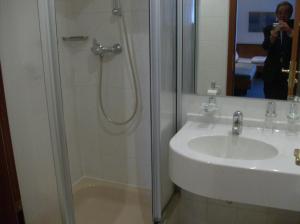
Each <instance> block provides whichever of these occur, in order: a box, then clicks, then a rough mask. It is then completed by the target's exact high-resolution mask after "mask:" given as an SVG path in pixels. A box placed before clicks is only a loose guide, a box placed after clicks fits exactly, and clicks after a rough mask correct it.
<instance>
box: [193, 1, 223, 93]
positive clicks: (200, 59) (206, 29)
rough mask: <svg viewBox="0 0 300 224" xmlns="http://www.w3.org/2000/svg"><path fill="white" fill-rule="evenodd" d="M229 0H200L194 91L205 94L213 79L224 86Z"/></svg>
mask: <svg viewBox="0 0 300 224" xmlns="http://www.w3.org/2000/svg"><path fill="white" fill-rule="evenodd" d="M228 20H229V0H199V1H198V16H197V24H198V25H197V52H198V53H197V57H196V91H197V93H198V94H200V95H206V90H207V89H208V88H209V87H210V83H211V82H212V81H216V82H217V84H218V85H221V86H223V87H226V77H227V50H228V27H229V26H228Z"/></svg>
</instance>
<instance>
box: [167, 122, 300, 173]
mask: <svg viewBox="0 0 300 224" xmlns="http://www.w3.org/2000/svg"><path fill="white" fill-rule="evenodd" d="M226 135H228V136H231V135H232V134H231V126H230V125H226V124H210V123H205V122H195V121H188V122H187V123H186V124H185V125H184V127H183V128H182V129H181V130H180V131H179V132H178V133H177V134H176V137H174V138H173V139H172V141H171V142H170V146H171V147H172V148H173V149H174V150H175V151H176V152H178V153H179V154H181V155H182V156H188V157H190V158H191V159H195V160H202V161H204V162H206V163H209V164H215V165H220V166H232V167H238V168H244V169H251V170H263V171H270V172H278V173H288V174H295V175H299V178H300V167H298V166H296V165H295V157H294V150H295V149H296V148H299V147H300V136H299V134H297V133H295V135H287V132H286V131H285V130H276V131H275V132H274V133H271V130H266V131H264V130H263V128H261V127H247V126H243V132H242V134H241V135H240V136H238V137H245V138H248V139H255V140H258V141H262V142H264V143H267V144H270V145H272V146H273V147H275V148H276V149H277V150H278V152H279V153H278V155H276V156H275V157H273V158H270V159H264V160H239V159H224V158H217V157H214V156H209V155H205V154H202V153H201V154H200V153H198V152H196V151H194V150H192V149H190V147H189V146H188V144H187V143H188V141H189V140H191V139H194V138H197V137H200V136H202V137H204V136H226Z"/></svg>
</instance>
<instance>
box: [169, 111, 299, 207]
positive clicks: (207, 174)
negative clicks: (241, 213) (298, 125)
mask: <svg viewBox="0 0 300 224" xmlns="http://www.w3.org/2000/svg"><path fill="white" fill-rule="evenodd" d="M244 121H245V122H244V126H243V132H242V134H241V135H240V136H237V138H238V137H242V138H247V139H253V140H256V141H260V142H263V143H266V144H269V145H271V146H273V147H274V148H276V149H277V151H278V154H277V155H275V156H274V157H272V158H267V159H262V160H243V159H230V158H221V157H215V156H212V155H208V154H204V153H201V152H198V151H196V150H193V149H192V148H191V147H190V146H189V144H188V143H189V142H190V141H191V140H193V139H196V138H199V137H206V136H232V132H231V129H232V123H231V122H232V118H224V117H223V118H222V117H221V118H216V119H215V120H214V122H213V123H211V122H207V120H205V119H203V118H201V117H194V118H193V119H190V120H189V121H188V122H187V123H186V124H185V125H184V126H183V128H182V129H181V130H180V131H179V132H178V133H177V134H176V135H175V136H174V137H173V138H172V139H171V141H170V156H169V173H170V178H171V179H172V181H173V182H174V183H175V184H176V185H178V186H179V187H181V188H183V189H185V190H187V191H190V192H193V193H195V194H199V195H201V196H204V197H210V198H214V199H220V200H228V201H234V202H240V203H248V204H253V205H259V206H266V207H274V208H280V209H288V210H293V211H300V167H299V166H296V164H295V157H294V150H295V149H296V148H299V147H300V134H299V133H293V134H292V135H291V134H289V133H288V132H287V131H286V130H284V129H278V130H275V132H274V133H272V131H271V130H263V128H262V126H263V123H262V122H261V121H258V120H251V119H244ZM276 125H277V126H276V127H279V128H283V127H285V124H284V123H281V124H276Z"/></svg>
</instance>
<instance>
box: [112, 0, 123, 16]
mask: <svg viewBox="0 0 300 224" xmlns="http://www.w3.org/2000/svg"><path fill="white" fill-rule="evenodd" d="M112 14H113V15H116V16H122V9H121V3H120V0H113V9H112Z"/></svg>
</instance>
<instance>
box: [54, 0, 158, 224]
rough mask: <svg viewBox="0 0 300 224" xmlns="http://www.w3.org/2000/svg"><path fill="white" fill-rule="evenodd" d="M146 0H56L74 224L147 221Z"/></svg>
mask: <svg viewBox="0 0 300 224" xmlns="http://www.w3.org/2000/svg"><path fill="white" fill-rule="evenodd" d="M148 4H149V3H148V0H142V1H134V0H126V1H113V0H88V1H86V0H76V1H71V0H56V1H55V12H56V30H57V43H58V53H59V64H60V68H59V69H60V78H61V87H62V96H63V110H64V120H65V124H64V125H65V129H66V138H67V148H68V160H69V164H70V166H69V168H70V175H71V180H72V193H73V207H74V211H75V219H76V223H77V224H80V223H84V224H88V223H90V224H94V223H105V224H106V223H107V224H109V223H114V224H115V223H116V224H117V223H130V224H135V223H136V224H142V223H152V213H151V212H152V204H151V129H150V127H151V125H150V67H149V66H150V65H149V64H150V59H149V19H148V18H149V6H148Z"/></svg>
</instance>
